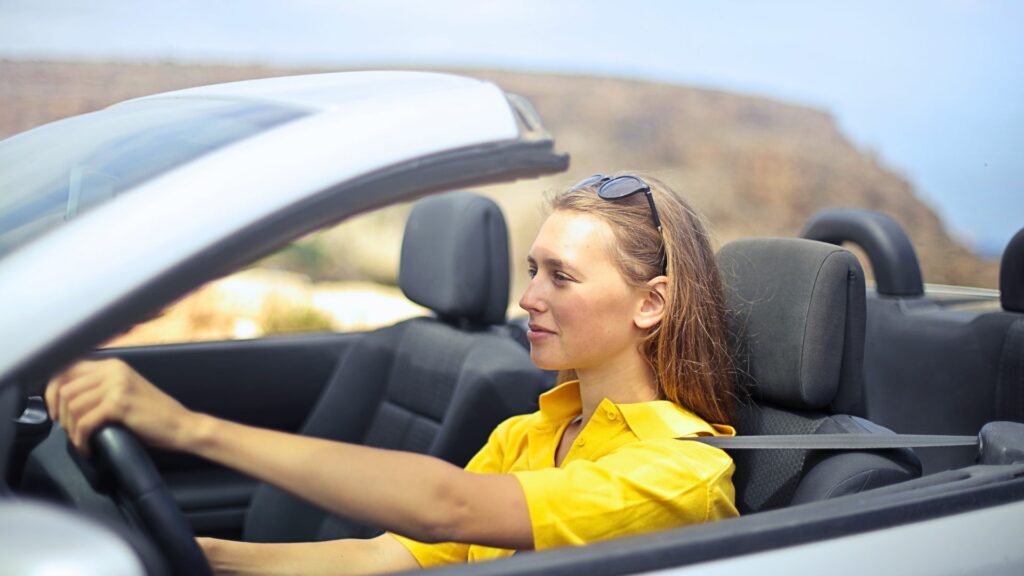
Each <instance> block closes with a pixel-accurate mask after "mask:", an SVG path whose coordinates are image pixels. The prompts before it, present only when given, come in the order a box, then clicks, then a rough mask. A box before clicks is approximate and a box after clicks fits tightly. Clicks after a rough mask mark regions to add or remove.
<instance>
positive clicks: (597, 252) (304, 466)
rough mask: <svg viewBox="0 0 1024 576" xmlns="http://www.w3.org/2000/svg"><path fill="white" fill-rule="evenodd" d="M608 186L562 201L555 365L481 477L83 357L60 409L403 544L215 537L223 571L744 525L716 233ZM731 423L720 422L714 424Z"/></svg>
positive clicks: (543, 295)
mask: <svg viewBox="0 0 1024 576" xmlns="http://www.w3.org/2000/svg"><path fill="white" fill-rule="evenodd" d="M648 181H649V182H645V181H644V180H642V179H640V178H638V177H636V176H628V175H627V176H618V177H615V178H608V177H604V176H594V177H591V178H588V179H586V180H584V181H583V182H580V183H579V184H578V185H576V186H574V187H573V188H571V189H570V190H568V191H567V192H565V193H563V194H561V195H558V196H556V197H555V198H554V199H553V201H552V208H553V211H552V213H551V215H550V216H549V217H548V218H547V220H546V221H545V222H544V224H543V226H542V227H541V230H540V232H539V234H538V235H537V238H536V240H535V241H534V243H533V246H532V247H531V249H530V253H529V258H528V264H529V270H530V276H531V280H530V284H529V286H528V287H527V289H526V292H525V293H524V294H523V296H522V299H521V300H520V302H519V305H520V306H521V307H522V308H523V309H524V310H525V311H526V312H528V313H529V315H530V322H529V331H528V337H529V340H530V356H531V358H532V359H533V361H534V363H536V364H537V365H538V366H540V367H541V368H544V369H550V370H559V371H560V375H559V381H560V385H559V386H557V387H556V388H555V389H553V390H551V391H550V392H547V393H545V394H544V395H542V396H541V399H540V410H539V411H538V412H536V413H533V414H528V415H523V416H517V417H514V418H511V419H509V420H507V421H505V422H504V423H502V424H501V425H499V426H498V428H497V429H496V430H495V431H494V433H493V434H492V435H491V438H490V440H489V441H488V443H487V445H486V446H484V448H483V449H482V450H481V451H480V452H479V453H478V454H477V455H476V456H475V457H474V458H473V460H472V461H471V462H470V463H469V464H468V465H467V467H466V469H465V470H463V469H460V468H458V467H455V466H452V465H450V464H448V463H446V462H444V461H441V460H438V459H435V458H432V457H428V456H423V455H418V454H411V453H403V452H395V451H387V450H378V449H374V448H368V447H364V446H356V445H349V444H344V443H340V442H331V441H327V440H321V439H316V438H308V437H300V436H295V435H290V434H285V433H281V432H275V431H270V430H262V429H257V428H253V427H249V426H244V425H241V424H236V423H232V422H227V421H224V420H220V419H217V418H214V417H212V416H209V415H205V414H198V413H195V412H191V411H189V410H187V409H186V408H185V407H183V406H182V405H181V404H179V403H178V402H176V401H175V400H174V399H172V398H170V397H169V396H167V395H166V394H164V393H163V392H161V391H160V390H158V389H157V388H156V387H154V386H153V385H152V384H150V383H149V382H147V381H146V380H145V379H143V378H142V376H140V375H139V374H137V373H136V372H134V371H133V370H131V368H129V367H128V366H127V365H125V364H124V363H122V362H120V361H117V360H108V361H102V362H82V363H79V364H76V365H74V366H72V367H71V368H70V369H68V370H67V372H65V373H64V374H62V375H60V376H58V377H57V378H55V379H54V380H52V381H51V382H50V385H49V386H48V388H47V391H46V401H47V405H48V408H49V410H50V414H51V416H53V417H54V418H55V419H59V420H60V422H61V424H62V425H63V426H64V428H65V430H66V431H67V432H68V436H69V438H70V439H71V441H72V442H73V443H74V444H75V445H76V446H77V447H78V448H79V449H80V450H86V449H87V447H88V444H87V439H88V437H89V435H90V434H91V433H92V432H93V431H94V430H96V429H97V427H99V426H100V425H101V424H103V423H106V422H121V423H123V424H125V425H126V426H128V427H129V428H131V429H132V430H134V431H135V433H136V434H138V435H139V436H140V437H141V438H142V439H143V440H144V441H145V442H148V443H149V444H151V445H154V446H158V447H161V448H169V449H173V450H179V451H184V452H189V453H192V454H196V455H199V456H202V457H204V458H207V459H209V460H212V461H215V462H218V463H221V464H223V465H226V466H229V467H232V468H235V469H237V470H239V471H241V472H244V473H246V474H248V475H250V476H253V477H255V478H258V479H260V480H262V481H265V482H269V483H271V484H274V485H277V486H279V487H281V488H283V489H285V490H288V491H291V492H293V493H296V494H299V495H301V496H302V497H304V498H306V499H307V500H310V501H312V502H315V503H317V504H319V505H320V506H322V507H324V508H326V509H329V510H331V511H333V512H335V513H338V514H341V515H343V516H347V517H349V518H353V519H356V520H359V521H362V522H365V523H368V524H372V525H376V526H381V527H384V528H386V529H388V530H391V531H392V532H388V533H385V534H383V535H382V536H379V537H377V538H374V539H371V540H336V541H332V542H313V543H299V544H251V543H244V542H230V541H224V540H214V539H208V538H200V539H199V541H200V544H201V545H202V547H203V549H204V551H205V552H206V554H207V557H208V558H209V559H210V562H211V565H212V566H213V567H214V569H215V570H216V571H217V572H219V573H232V574H234V573H262V574H266V573H278V572H280V573H290V574H295V573H310V574H315V573H337V572H338V571H348V572H352V573H366V572H380V571H395V570H403V569H410V568H416V567H418V566H423V567H429V566H433V565H437V564H443V563H448V562H458V561H476V560H485V559H492V558H499V557H503V556H507V555H510V554H512V553H513V552H514V551H516V550H531V549H544V548H550V547H554V546H560V545H566V544H582V543H586V542H592V541H597V540H602V539H607V538H612V537H616V536H622V535H627V534H637V533H641V532H647V531H653V530H658V529H664V528H670V527H674V526H678V525H681V524H685V523H692V522H703V521H707V520H713V519H717V518H723V517H729V516H734V515H736V513H737V512H736V508H735V506H734V503H733V500H734V496H733V487H732V482H731V476H732V470H733V465H732V461H731V460H730V459H729V457H728V456H727V455H726V454H725V453H724V452H722V451H720V450H717V449H715V448H711V447H708V446H706V445H702V444H698V443H693V442H680V441H678V440H675V438H676V437H679V436H686V435H721V434H726V435H732V434H734V431H733V430H732V428H731V427H729V426H727V425H725V424H724V423H726V422H728V421H729V419H730V416H731V412H732V409H733V395H732V378H731V374H730V361H729V355H728V352H727V345H726V336H725V323H724V312H723V297H722V291H721V286H720V282H719V278H718V272H717V268H716V266H715V261H714V256H713V253H712V252H711V249H710V246H709V242H708V238H707V234H706V233H705V231H704V227H703V226H702V224H701V223H700V220H699V219H698V217H697V216H696V215H695V213H694V212H693V210H691V209H690V208H689V206H688V205H687V204H686V203H685V202H684V201H683V200H682V199H681V198H679V197H678V196H677V195H676V194H675V193H673V192H672V191H670V190H669V189H668V188H667V187H666V186H664V185H663V184H661V183H659V182H657V181H654V180H650V179H648ZM710 423H715V424H710Z"/></svg>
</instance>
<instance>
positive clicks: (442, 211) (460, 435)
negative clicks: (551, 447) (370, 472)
mask: <svg viewBox="0 0 1024 576" xmlns="http://www.w3.org/2000/svg"><path fill="white" fill-rule="evenodd" d="M399 284H400V286H401V288H402V291H403V292H404V293H405V295H406V296H407V297H408V298H409V299H410V300H412V301H414V302H416V303H418V304H420V305H423V306H425V307H427V308H429V309H430V310H432V311H433V312H434V314H435V316H434V317H423V318H414V319H411V320H407V321H404V322H401V323H399V324H396V325H394V326H391V327H388V328H383V329H380V330H377V331H374V332H370V333H368V334H366V335H365V336H364V337H362V338H361V339H360V341H359V342H357V343H355V344H353V345H352V346H351V348H350V350H349V351H348V352H347V353H346V354H345V356H344V357H343V358H342V359H341V361H340V362H339V365H338V366H337V368H336V369H335V371H334V374H333V376H332V377H331V380H330V382H329V383H328V385H327V387H326V388H325V389H324V391H323V393H322V394H321V397H320V398H319V400H318V401H317V403H316V405H315V407H314V408H313V410H312V412H311V413H310V415H309V417H308V420H307V421H306V422H305V424H304V425H303V427H302V429H301V431H300V432H301V433H302V434H305V435H309V436H316V437H321V438H328V439H332V440H342V441H346V442H354V443H359V444H364V445H368V446H375V447H379V448H390V449H397V450H407V451H412V452H419V453H424V454H430V455H433V456H437V457H439V458H443V459H445V460H447V461H449V462H452V463H453V464H457V465H460V466H461V465H464V464H466V462H468V461H469V459H470V458H471V457H472V456H473V454H475V453H476V451H477V450H479V449H480V448H481V447H482V446H483V445H484V443H485V442H486V441H487V438H488V436H489V435H490V433H491V431H492V430H493V429H494V428H495V427H496V426H497V425H498V424H499V423H500V422H501V421H503V420H505V419H506V418H508V417H510V416H513V415H516V414H522V413H526V412H531V411H534V410H536V409H537V398H538V396H539V395H540V394H541V393H542V392H543V391H544V390H545V389H546V388H547V387H548V385H549V384H548V382H549V378H548V376H547V375H546V374H545V373H544V372H542V371H541V370H539V369H538V368H537V367H536V366H534V365H533V363H532V362H531V361H530V356H529V353H528V352H527V351H526V350H525V349H524V348H523V347H522V346H521V345H520V344H519V343H517V342H516V341H515V339H514V338H510V337H509V334H508V332H507V331H508V327H507V326H506V325H505V324H504V322H505V311H506V308H507V306H508V296H509V257H508V237H507V231H506V227H505V220H504V218H503V217H502V214H501V211H500V209H499V208H498V206H497V205H496V204H495V203H494V202H492V201H491V200H489V199H487V198H484V197H482V196H479V195H476V194H472V193H468V192H453V193H447V194H442V195H437V196H431V197H428V198H426V199H423V200H420V201H419V202H417V203H416V204H415V205H414V207H413V209H412V212H411V214H410V215H409V219H408V222H407V224H406V228H405V236H404V239H403V242H402V255H401V267H400V271H399ZM374 533H376V529H375V528H373V527H367V526H362V525H359V524H357V523H355V522H352V521H350V520H348V519H345V518H340V517H338V516H334V515H331V514H330V513H328V512H325V511H323V510H321V509H319V508H317V507H315V506H313V505H310V504H308V503H306V502H305V501H303V500H301V499H299V498H297V497H295V496H292V495H291V494H288V493H286V492H284V491H282V490H279V489H277V488H274V487H272V486H269V485H261V486H260V487H259V488H258V489H257V491H256V493H255V495H254V497H253V500H252V503H251V505H250V507H249V510H248V513H247V515H246V520H245V527H244V538H245V539H246V540H248V541H253V542H287V541H313V540H326V539H333V538H344V537H368V536H372V535H373V534H374Z"/></svg>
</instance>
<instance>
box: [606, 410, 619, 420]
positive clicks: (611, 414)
mask: <svg viewBox="0 0 1024 576" xmlns="http://www.w3.org/2000/svg"><path fill="white" fill-rule="evenodd" d="M605 416H607V417H608V419H609V420H611V421H612V422H614V421H615V419H616V418H618V417H619V415H618V414H616V413H615V411H614V410H609V411H607V412H605Z"/></svg>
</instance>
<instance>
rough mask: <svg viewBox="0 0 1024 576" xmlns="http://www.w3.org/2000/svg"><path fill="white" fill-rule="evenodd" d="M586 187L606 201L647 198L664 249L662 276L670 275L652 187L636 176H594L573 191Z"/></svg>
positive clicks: (585, 179)
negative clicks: (637, 197)
mask: <svg viewBox="0 0 1024 576" xmlns="http://www.w3.org/2000/svg"><path fill="white" fill-rule="evenodd" d="M586 187H596V188H597V195H598V197H600V198H602V199H604V200H619V199H621V198H627V197H629V196H632V195H633V194H638V193H640V192H643V194H644V196H647V205H648V206H650V207H651V218H653V219H654V227H655V228H657V229H658V234H659V235H661V245H662V247H663V249H662V252H661V254H662V256H661V257H662V262H661V271H662V274H668V260H667V258H668V254H667V251H666V250H665V249H664V246H665V234H664V233H663V232H662V231H661V218H659V217H658V207H657V206H655V205H654V194H652V193H651V187H650V185H649V184H647V182H644V181H643V180H641V179H640V178H637V177H636V176H616V177H614V178H612V177H610V176H605V175H604V174H594V175H593V176H591V177H589V178H584V179H583V180H581V181H579V182H578V183H577V184H576V185H575V186H573V189H574V190H575V189H577V188H586Z"/></svg>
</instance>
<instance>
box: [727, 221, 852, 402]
mask: <svg viewBox="0 0 1024 576" xmlns="http://www.w3.org/2000/svg"><path fill="white" fill-rule="evenodd" d="M718 266H719V269H720V270H721V273H722V281H723V283H724V285H725V295H726V308H727V311H728V315H729V332H730V338H731V344H732V347H733V354H734V355H735V363H736V367H737V370H738V372H739V375H740V376H739V378H740V381H741V382H742V383H745V384H747V385H748V387H749V389H750V392H751V394H752V396H753V398H754V399H755V400H757V401H760V402H765V403H771V404H775V405H777V406H782V407H785V408H789V409H794V410H822V409H826V408H827V410H828V411H830V412H833V413H842V414H853V415H862V412H863V407H862V405H861V404H862V403H861V400H862V393H863V363H864V320H865V308H864V272H863V271H862V270H861V267H860V263H859V262H858V261H857V258H856V257H855V256H854V255H853V254H852V253H850V252H849V251H847V250H845V249H843V248H840V247H838V246H834V245H831V244H825V243H822V242H816V241H812V240H803V239H799V238H759V239H749V240H739V241H736V242H732V243H730V244H727V245H726V246H725V247H723V248H722V249H721V251H719V253H718Z"/></svg>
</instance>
